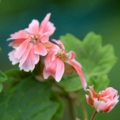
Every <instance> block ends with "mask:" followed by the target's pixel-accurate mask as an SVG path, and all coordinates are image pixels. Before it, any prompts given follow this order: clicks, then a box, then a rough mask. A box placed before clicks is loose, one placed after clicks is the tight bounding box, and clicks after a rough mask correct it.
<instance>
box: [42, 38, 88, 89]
mask: <svg viewBox="0 0 120 120" xmlns="http://www.w3.org/2000/svg"><path fill="white" fill-rule="evenodd" d="M54 42H55V43H56V44H57V45H56V47H54V49H52V50H51V51H50V52H49V53H48V55H47V56H46V58H45V68H44V71H43V76H44V79H47V78H48V77H49V76H52V77H53V78H54V79H55V80H56V81H57V82H59V81H60V80H61V78H62V76H63V74H64V71H65V64H69V65H71V66H72V67H73V69H74V70H75V72H76V73H77V74H78V75H79V77H80V80H81V83H82V86H83V88H84V89H86V87H87V83H86V80H85V78H84V75H83V72H82V69H81V65H80V64H79V63H78V62H77V61H76V60H75V53H74V52H72V51H70V52H69V53H66V51H65V48H64V45H63V44H62V43H61V42H60V41H55V40H54Z"/></svg>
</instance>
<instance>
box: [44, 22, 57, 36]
mask: <svg viewBox="0 0 120 120" xmlns="http://www.w3.org/2000/svg"><path fill="white" fill-rule="evenodd" d="M55 29H56V28H55V26H54V24H53V23H51V22H48V26H47V30H46V31H49V35H52V34H53V33H54V32H55Z"/></svg>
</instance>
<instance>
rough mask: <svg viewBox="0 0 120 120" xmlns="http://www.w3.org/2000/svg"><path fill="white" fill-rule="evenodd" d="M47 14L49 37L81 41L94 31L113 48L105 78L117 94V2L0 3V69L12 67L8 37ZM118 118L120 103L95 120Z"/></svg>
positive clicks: (55, 0) (119, 44) (119, 16)
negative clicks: (51, 25) (50, 25)
mask: <svg viewBox="0 0 120 120" xmlns="http://www.w3.org/2000/svg"><path fill="white" fill-rule="evenodd" d="M48 12H51V13H52V17H51V21H52V22H54V24H55V26H56V28H57V29H56V32H55V35H54V36H53V37H55V38H59V36H60V35H64V34H66V33H68V32H69V33H72V34H74V35H76V36H77V37H80V38H81V39H83V38H84V36H85V35H86V34H87V33H88V32H90V31H94V32H96V33H97V34H100V35H102V37H103V44H108V43H110V44H112V45H113V46H114V48H115V53H116V56H117V57H118V60H117V64H116V65H115V67H114V68H113V69H112V71H111V73H110V74H109V77H110V79H111V82H110V84H111V86H113V87H115V88H116V89H118V90H119V94H120V0H0V47H1V48H2V51H1V52H0V69H1V70H3V71H4V70H6V69H10V68H11V67H13V66H12V65H11V63H10V62H9V60H8V56H7V53H8V52H9V50H10V48H9V47H8V42H6V39H7V38H8V37H9V35H10V34H11V33H14V32H16V31H18V30H20V29H23V28H25V27H27V25H28V24H29V23H30V22H31V20H32V19H33V18H34V19H39V21H41V20H42V19H43V17H44V16H45V15H46V14H47V13H48ZM119 115H120V103H119V105H118V106H117V107H116V108H115V109H114V110H113V111H112V112H111V113H110V114H99V115H98V116H97V120H119Z"/></svg>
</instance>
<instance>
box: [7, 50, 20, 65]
mask: <svg viewBox="0 0 120 120" xmlns="http://www.w3.org/2000/svg"><path fill="white" fill-rule="evenodd" d="M15 52H16V50H13V51H11V52H10V53H9V54H8V56H9V60H10V61H11V62H12V64H13V65H15V64H17V63H18V62H19V59H17V58H16V56H15Z"/></svg>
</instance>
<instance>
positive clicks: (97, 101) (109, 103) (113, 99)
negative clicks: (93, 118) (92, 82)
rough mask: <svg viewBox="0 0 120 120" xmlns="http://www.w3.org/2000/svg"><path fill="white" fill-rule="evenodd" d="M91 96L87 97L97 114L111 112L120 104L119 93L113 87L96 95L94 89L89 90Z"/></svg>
mask: <svg viewBox="0 0 120 120" xmlns="http://www.w3.org/2000/svg"><path fill="white" fill-rule="evenodd" d="M89 93H90V95H89V96H88V95H86V100H87V103H88V104H89V105H90V106H91V107H93V108H94V109H96V111H97V112H110V111H111V110H112V109H113V108H114V107H115V106H116V104H117V103H118V101H119V100H118V98H119V96H118V92H117V90H115V89H114V88H112V87H108V88H107V89H105V90H103V91H101V92H99V93H96V92H95V91H94V89H93V87H90V89H89Z"/></svg>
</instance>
